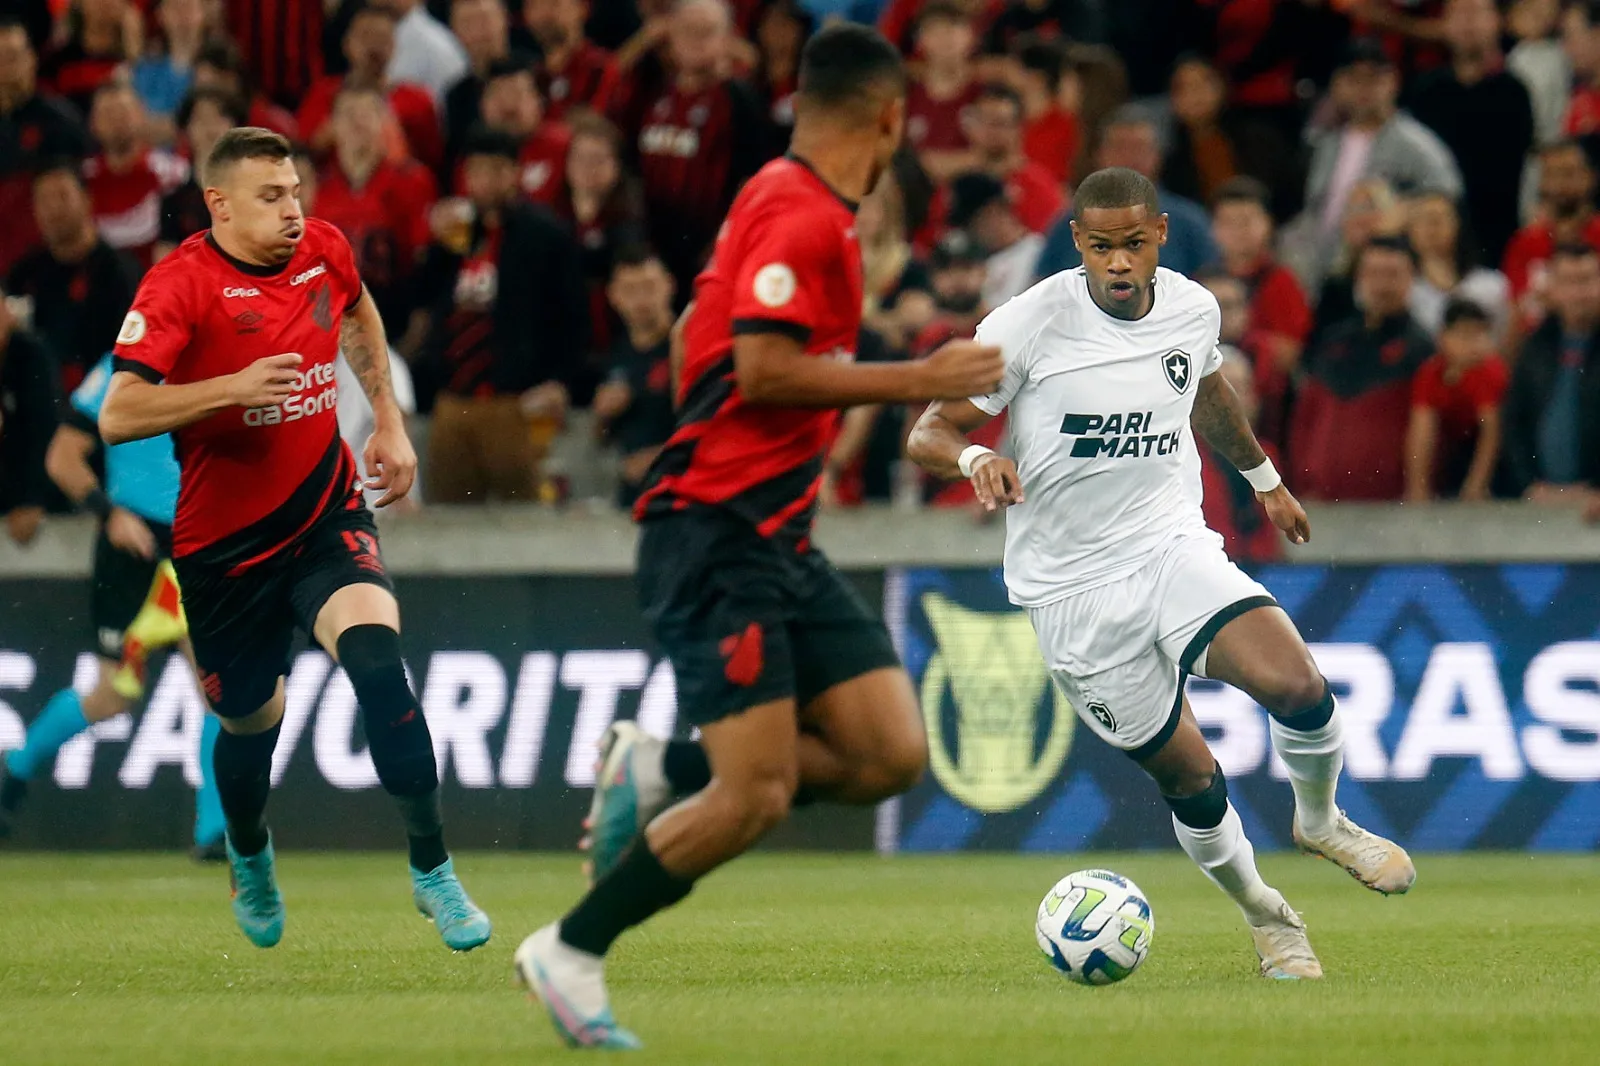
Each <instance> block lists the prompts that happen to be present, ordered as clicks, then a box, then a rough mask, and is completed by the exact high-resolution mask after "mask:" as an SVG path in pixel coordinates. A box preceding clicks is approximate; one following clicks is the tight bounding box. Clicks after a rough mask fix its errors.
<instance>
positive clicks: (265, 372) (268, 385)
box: [99, 352, 300, 444]
mask: <svg viewBox="0 0 1600 1066" xmlns="http://www.w3.org/2000/svg"><path fill="white" fill-rule="evenodd" d="M299 366H300V356H298V355H296V354H294V353H293V352H289V353H286V354H284V355H269V356H267V357H266V358H264V359H257V360H256V361H255V362H253V363H251V364H250V365H249V366H247V367H245V368H244V369H243V370H241V371H239V372H238V373H236V374H226V375H223V376H222V377H217V378H207V379H206V380H205V381H196V382H192V383H190V384H188V385H167V384H161V385H156V384H152V383H151V382H149V381H146V380H145V379H144V378H142V377H140V376H139V375H138V374H135V373H132V372H131V371H127V370H119V371H117V372H116V373H115V374H113V375H111V385H110V387H109V388H107V390H106V398H105V402H104V403H103V404H102V405H101V407H100V419H99V423H100V439H101V440H103V441H105V442H106V443H107V444H126V443H127V442H128V441H130V440H143V439H144V438H146V437H158V436H160V435H161V434H163V433H171V432H172V431H173V430H175V429H182V428H183V427H184V426H187V425H190V424H192V423H194V422H198V421H200V420H201V419H202V418H205V417H206V416H208V415H212V414H215V413H216V412H218V411H221V410H222V409H223V408H226V407H270V406H271V405H273V404H275V403H280V402H282V401H283V400H286V399H288V398H289V396H291V395H292V394H293V393H294V390H295V382H296V381H298V380H299V377H300V371H299V370H298V369H297V368H298V367H299Z"/></svg>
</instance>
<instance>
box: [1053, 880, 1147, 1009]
mask: <svg viewBox="0 0 1600 1066" xmlns="http://www.w3.org/2000/svg"><path fill="white" fill-rule="evenodd" d="M1155 931H1156V919H1155V915H1154V914H1152V913H1151V912H1150V904H1149V903H1148V902H1147V901H1146V900H1145V898H1144V893H1143V892H1140V891H1139V886H1138V885H1136V884H1134V883H1133V882H1132V881H1130V880H1128V879H1127V878H1126V877H1123V876H1122V875H1121V874H1114V873H1112V872H1111V871H1110V870H1079V871H1078V872H1077V873H1075V874H1068V875H1067V876H1066V877H1063V878H1062V879H1061V880H1059V881H1057V882H1056V885H1055V887H1054V888H1052V889H1051V890H1050V894H1049V895H1047V896H1045V898H1044V901H1043V902H1042V903H1040V904H1039V917H1038V920H1037V921H1036V922H1035V923H1034V928H1033V935H1034V936H1035V937H1036V938H1037V939H1038V941H1039V950H1040V951H1042V952H1044V954H1045V958H1047V959H1049V960H1050V964H1051V965H1052V966H1054V967H1055V968H1056V969H1058V970H1060V971H1061V972H1062V973H1064V974H1066V975H1067V976H1068V977H1070V978H1071V979H1072V980H1074V981H1077V982H1078V983H1079V984H1084V985H1109V984H1115V983H1116V982H1118V981H1121V980H1123V979H1125V978H1127V977H1128V976H1129V975H1131V974H1132V973H1133V971H1134V970H1137V969H1138V968H1139V964H1140V963H1141V962H1143V961H1144V958H1145V956H1146V955H1148V954H1150V938H1151V937H1153V936H1154V935H1155Z"/></svg>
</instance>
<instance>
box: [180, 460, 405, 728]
mask: <svg viewBox="0 0 1600 1066" xmlns="http://www.w3.org/2000/svg"><path fill="white" fill-rule="evenodd" d="M335 444H336V445H337V446H338V448H339V449H340V453H341V454H343V444H342V443H340V442H339V441H337V440H335ZM326 465H327V464H324V466H326ZM334 474H335V476H338V477H340V478H341V480H342V481H343V482H344V484H341V485H338V486H337V487H336V490H335V491H333V492H328V491H327V484H326V478H327V476H328V471H325V470H321V469H320V468H319V473H318V474H313V475H312V477H310V478H308V479H307V480H306V484H305V485H304V486H302V488H301V490H300V491H301V492H304V493H306V494H307V495H308V496H311V497H313V498H315V497H318V496H320V497H323V502H322V504H321V506H319V507H318V508H317V510H316V511H315V512H314V513H313V516H312V518H311V519H310V520H309V521H308V522H304V523H303V524H301V525H299V527H298V528H297V529H295V530H294V531H293V532H291V533H290V534H289V536H288V539H286V540H282V541H277V542H275V543H276V544H277V547H275V548H273V549H271V550H270V551H263V550H262V549H261V548H260V547H259V545H260V544H261V543H262V542H263V540H265V539H268V538H264V537H262V536H261V532H262V531H260V530H241V531H240V534H241V536H239V537H237V538H235V537H230V538H226V539H225V540H223V541H219V542H218V543H217V544H214V545H212V546H210V547H207V548H204V549H202V550H201V551H198V552H194V553H192V554H190V555H185V556H180V557H178V558H175V559H173V560H172V565H173V567H174V568H175V569H176V570H177V573H178V584H179V585H181V586H182V588H183V608H184V613H185V614H186V615H187V616H188V620H189V639H190V641H191V642H192V644H193V646H194V657H195V663H196V665H197V666H199V668H200V685H201V688H203V689H204V690H205V693H206V698H207V699H208V700H209V701H210V703H211V707H212V709H213V710H215V711H216V712H217V713H218V714H219V715H221V716H222V717H224V718H242V717H245V716H246V715H249V714H253V713H255V711H256V710H257V709H259V708H260V707H261V706H262V705H263V704H265V703H266V702H267V701H268V700H270V699H271V698H272V695H273V693H274V692H275V691H276V689H277V686H278V679H279V678H281V677H284V676H285V675H287V674H288V672H289V667H290V659H289V654H290V646H291V644H292V643H293V640H294V633H295V629H296V628H297V627H298V628H299V629H301V630H303V631H304V632H306V633H307V634H310V633H311V632H312V631H313V628H314V626H315V625H316V620H317V615H318V614H319V613H321V611H322V608H323V606H324V605H325V604H326V603H327V602H328V600H329V599H330V598H332V596H333V594H334V593H335V592H338V591H339V590H340V589H342V588H344V587H345V586H346V585H361V584H366V585H378V586H381V587H382V588H385V589H388V590H389V591H391V592H393V591H394V585H393V583H392V582H391V581H390V579H389V574H388V571H387V570H386V569H385V567H384V565H383V558H382V555H381V553H380V551H379V546H378V529H377V526H376V525H375V524H374V523H373V520H372V512H371V511H370V510H368V509H367V504H366V500H365V498H364V497H363V496H362V492H361V483H360V481H359V480H357V479H355V478H354V475H353V471H352V472H351V473H350V474H348V475H346V473H345V470H344V463H343V462H342V461H339V465H338V466H337V467H336V468H335V470H334ZM319 475H320V476H319ZM299 494H300V493H299V492H297V493H296V495H297V496H298V495H299ZM294 502H295V501H293V500H291V501H290V503H289V504H286V505H285V508H284V511H294V512H296V513H304V511H303V510H301V509H298V508H295V507H294V506H293V504H294ZM279 513H283V512H282V511H280V512H279ZM243 534H250V535H249V536H244V535H243Z"/></svg>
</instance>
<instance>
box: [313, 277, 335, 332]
mask: <svg viewBox="0 0 1600 1066" xmlns="http://www.w3.org/2000/svg"><path fill="white" fill-rule="evenodd" d="M311 321H313V322H315V323H316V324H317V328H318V329H320V330H322V331H323V332H324V333H326V332H327V331H328V330H330V329H332V328H333V297H332V296H331V295H330V294H329V292H328V286H326V285H323V286H320V287H319V288H318V289H317V302H316V305H315V306H314V307H312V309H311Z"/></svg>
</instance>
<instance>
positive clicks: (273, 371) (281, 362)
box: [230, 352, 301, 407]
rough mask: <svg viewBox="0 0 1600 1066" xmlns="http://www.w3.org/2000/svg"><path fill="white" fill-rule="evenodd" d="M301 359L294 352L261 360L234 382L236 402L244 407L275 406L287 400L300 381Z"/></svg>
mask: <svg viewBox="0 0 1600 1066" xmlns="http://www.w3.org/2000/svg"><path fill="white" fill-rule="evenodd" d="M300 362H301V359H300V356H298V355H296V354H295V353H294V352H286V353H284V354H283V355H269V356H267V357H265V358H264V359H257V360H256V361H255V362H253V363H251V364H250V365H249V366H247V367H245V368H244V369H243V370H241V371H239V372H238V373H236V374H234V375H233V376H232V378H231V379H230V380H231V381H232V384H233V397H232V398H233V402H234V403H236V404H238V405H239V406H240V407H271V406H272V405H273V404H275V403H282V402H283V401H284V400H287V399H288V398H289V396H290V395H291V394H293V392H294V389H295V382H297V381H299V380H300V369H299V368H300Z"/></svg>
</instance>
